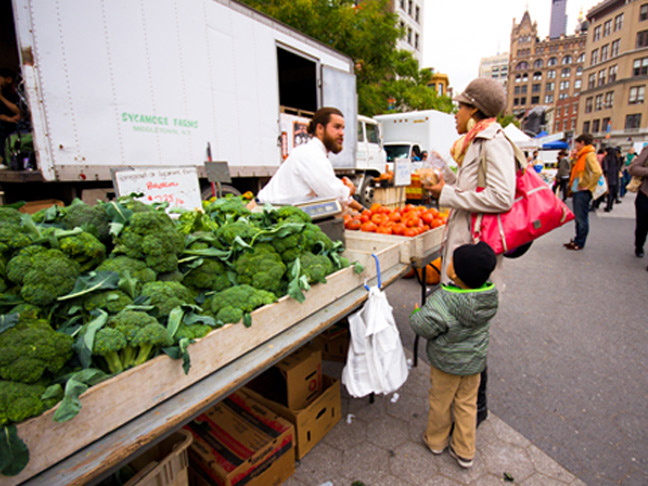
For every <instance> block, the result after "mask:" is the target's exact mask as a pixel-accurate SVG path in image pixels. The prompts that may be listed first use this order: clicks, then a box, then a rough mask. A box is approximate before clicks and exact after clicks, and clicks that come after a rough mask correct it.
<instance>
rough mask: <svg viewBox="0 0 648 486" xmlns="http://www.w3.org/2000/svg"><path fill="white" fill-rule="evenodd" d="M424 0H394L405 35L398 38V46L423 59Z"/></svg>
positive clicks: (420, 60) (419, 60)
mask: <svg viewBox="0 0 648 486" xmlns="http://www.w3.org/2000/svg"><path fill="white" fill-rule="evenodd" d="M423 3H424V2H423V0H393V4H392V5H393V9H394V12H395V13H396V14H397V15H398V21H399V24H400V26H401V28H402V29H403V30H404V31H405V35H404V36H403V37H402V38H401V39H399V40H398V42H397V43H396V47H397V48H398V49H403V50H405V51H409V52H411V53H412V54H413V55H414V57H415V58H416V59H417V60H418V62H419V66H420V65H421V62H422V60H423Z"/></svg>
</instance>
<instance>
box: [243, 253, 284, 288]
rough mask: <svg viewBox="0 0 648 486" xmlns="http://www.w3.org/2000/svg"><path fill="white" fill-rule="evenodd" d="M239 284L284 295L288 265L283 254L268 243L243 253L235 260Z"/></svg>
mask: <svg viewBox="0 0 648 486" xmlns="http://www.w3.org/2000/svg"><path fill="white" fill-rule="evenodd" d="M234 270H236V273H237V274H238V282H239V284H247V285H251V286H252V287H255V288H257V289H261V290H267V291H268V292H272V293H273V294H275V295H282V294H283V293H284V292H283V288H284V282H283V280H282V278H283V276H284V274H285V273H286V265H284V263H283V261H282V260H281V256H280V255H279V254H278V253H277V252H276V251H275V250H274V248H273V247H272V245H270V244H268V243H260V244H257V245H255V246H254V249H253V251H252V252H247V253H243V254H242V255H241V256H240V257H239V258H238V259H237V260H236V261H235V262H234Z"/></svg>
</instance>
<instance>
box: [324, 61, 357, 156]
mask: <svg viewBox="0 0 648 486" xmlns="http://www.w3.org/2000/svg"><path fill="white" fill-rule="evenodd" d="M321 106H333V107H335V108H338V109H339V110H341V111H342V113H343V114H344V121H345V125H346V127H345V130H344V148H343V149H342V151H341V152H340V153H339V154H337V155H333V154H329V160H330V161H331V163H332V164H333V167H335V168H354V167H355V154H356V145H357V144H356V137H357V133H356V130H357V128H356V119H357V117H358V101H357V98H356V79H355V75H354V74H352V73H347V72H343V71H340V70H338V69H335V68H331V67H328V66H322V104H321Z"/></svg>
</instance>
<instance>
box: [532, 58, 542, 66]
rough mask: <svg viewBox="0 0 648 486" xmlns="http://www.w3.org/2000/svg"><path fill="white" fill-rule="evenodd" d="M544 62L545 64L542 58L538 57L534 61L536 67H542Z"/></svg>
mask: <svg viewBox="0 0 648 486" xmlns="http://www.w3.org/2000/svg"><path fill="white" fill-rule="evenodd" d="M542 64H543V62H542V59H536V60H535V61H533V67H534V68H541V67H542Z"/></svg>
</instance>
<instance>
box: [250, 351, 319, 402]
mask: <svg viewBox="0 0 648 486" xmlns="http://www.w3.org/2000/svg"><path fill="white" fill-rule="evenodd" d="M250 388H251V389H253V390H255V391H257V392H258V393H260V394H261V395H263V396H264V397H268V398H270V399H271V400H272V401H275V402H279V403H281V404H282V405H285V406H286V407H288V408H290V409H293V410H301V409H302V408H305V407H306V406H307V405H308V404H309V403H312V402H313V400H315V399H316V398H317V397H319V396H320V395H321V394H322V351H321V350H320V349H317V348H316V347H315V346H312V345H308V346H303V347H301V348H300V349H298V350H297V351H295V352H294V353H293V354H291V355H290V356H288V357H287V358H284V359H283V360H282V361H280V362H279V363H277V364H276V365H275V366H273V367H272V368H270V369H269V370H267V371H265V372H264V373H262V374H261V375H259V376H258V377H257V378H255V379H254V380H252V382H251V384H250Z"/></svg>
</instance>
